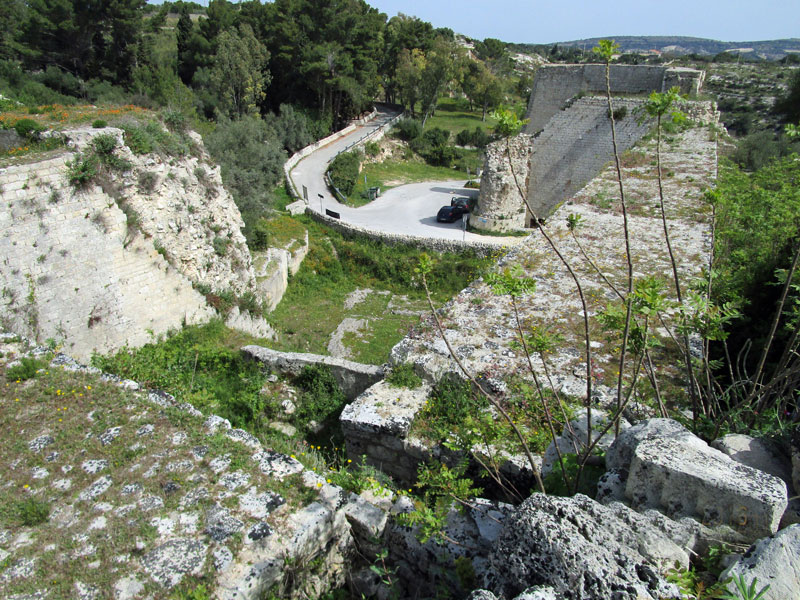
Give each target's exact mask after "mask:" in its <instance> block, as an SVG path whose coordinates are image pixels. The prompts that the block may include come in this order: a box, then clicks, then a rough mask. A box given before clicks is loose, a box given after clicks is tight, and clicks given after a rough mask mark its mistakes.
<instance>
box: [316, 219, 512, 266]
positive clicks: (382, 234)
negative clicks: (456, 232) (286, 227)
mask: <svg viewBox="0 0 800 600" xmlns="http://www.w3.org/2000/svg"><path fill="white" fill-rule="evenodd" d="M306 214H307V215H310V216H311V218H312V219H314V220H315V221H318V222H319V223H322V224H324V225H327V226H328V227H330V228H331V229H334V230H336V231H338V232H339V233H341V234H342V235H346V236H364V237H368V238H371V239H374V240H380V241H381V242H384V243H386V244H389V245H390V246H394V245H396V244H410V245H412V246H417V247H420V248H427V249H428V250H434V251H436V252H453V253H457V252H463V251H465V250H472V251H474V252H475V253H476V254H477V255H478V256H492V255H495V254H497V253H498V252H501V251H502V250H503V249H504V248H506V247H507V246H508V245H510V244H509V241H508V240H507V239H503V238H494V239H492V238H489V239H487V240H486V241H480V242H473V241H466V240H446V239H442V238H432V237H424V236H418V235H402V234H399V233H389V232H386V231H375V230H373V229H368V228H366V227H362V226H360V225H353V224H352V223H347V222H345V221H340V220H339V219H333V218H331V217H328V216H326V215H321V214H319V213H318V212H315V211H314V210H312V209H310V208H306ZM518 239H519V240H520V241H522V240H523V239H525V238H518ZM490 240H491V241H490Z"/></svg>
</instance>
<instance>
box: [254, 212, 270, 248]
mask: <svg viewBox="0 0 800 600" xmlns="http://www.w3.org/2000/svg"><path fill="white" fill-rule="evenodd" d="M268 247H269V224H268V222H267V220H266V219H259V220H258V222H257V223H256V224H255V226H254V227H253V242H252V243H251V244H250V248H251V249H252V250H266V249H267V248H268Z"/></svg>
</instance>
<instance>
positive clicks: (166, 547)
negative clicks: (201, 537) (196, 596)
mask: <svg viewBox="0 0 800 600" xmlns="http://www.w3.org/2000/svg"><path fill="white" fill-rule="evenodd" d="M206 551H207V547H206V545H205V544H204V543H203V542H200V541H198V540H193V539H188V538H187V539H174V540H170V541H168V542H166V543H164V544H161V545H160V546H158V547H156V548H154V549H153V550H151V551H150V552H148V553H147V554H145V555H144V556H143V557H142V567H144V570H145V572H147V574H148V575H150V577H152V578H153V580H154V581H156V582H157V583H159V584H161V585H163V586H165V587H167V588H171V587H174V586H176V585H177V584H178V583H180V581H181V579H183V577H184V575H186V574H190V575H195V574H199V573H200V571H201V570H202V568H203V565H204V564H205V561H206Z"/></svg>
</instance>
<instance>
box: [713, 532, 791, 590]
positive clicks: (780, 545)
mask: <svg viewBox="0 0 800 600" xmlns="http://www.w3.org/2000/svg"><path fill="white" fill-rule="evenodd" d="M739 576H744V579H745V583H746V584H747V586H748V587H749V586H750V584H751V582H752V581H753V580H754V579H757V584H756V590H761V589H762V588H763V587H764V586H766V585H769V590H767V591H766V593H765V594H764V596H763V600H788V599H789V598H796V597H797V594H798V590H800V525H791V526H790V527H787V528H786V529H783V530H781V531H779V532H778V533H776V534H775V535H774V536H771V537H768V538H765V539H762V540H759V541H758V542H756V544H755V545H753V546H752V547H751V548H750V549H749V550H748V551H747V552H746V553H745V555H744V556H743V557H742V558H740V559H739V560H738V561H737V562H735V563H734V564H733V565H731V566H730V567H729V568H728V569H727V570H726V571H725V572H723V573H722V575H720V581H724V580H726V579H727V578H728V577H736V578H738V577H739ZM727 589H728V590H729V591H730V592H731V593H732V594H734V595H735V594H736V593H737V592H736V590H735V589H734V583H733V582H731V583H729V584H728V586H727Z"/></svg>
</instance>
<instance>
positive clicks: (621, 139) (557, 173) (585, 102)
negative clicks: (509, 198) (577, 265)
mask: <svg viewBox="0 0 800 600" xmlns="http://www.w3.org/2000/svg"><path fill="white" fill-rule="evenodd" d="M641 104H642V101H641V100H635V99H619V98H616V99H614V102H613V106H614V111H615V112H616V111H618V110H623V109H624V110H625V112H626V114H625V116H624V117H623V118H618V119H616V120H615V121H616V132H617V148H618V150H619V152H620V153H622V152H624V151H625V150H627V149H629V148H630V147H631V146H633V145H634V144H635V143H636V142H637V141H639V140H640V139H641V138H642V136H644V134H646V133H647V132H648V131H649V129H650V126H651V122H650V121H643V122H640V121H639V119H638V117H639V116H640V115H638V114H635V111H636V109H637V108H638V107H640V106H641ZM613 158H614V147H613V144H612V139H611V119H609V117H608V103H607V100H606V99H605V98H601V97H596V96H595V97H586V98H581V99H579V100H577V101H576V102H575V103H574V104H573V105H572V106H570V107H569V108H568V109H566V110H564V111H559V112H558V113H556V114H555V115H554V116H553V118H552V119H550V121H549V122H548V123H547V125H546V126H545V128H544V131H542V133H541V134H540V135H539V136H538V137H537V138H536V139H535V140H534V143H533V151H532V153H531V158H530V163H531V173H530V182H529V185H528V188H527V191H528V203H529V204H530V206H531V208H532V209H533V211H534V213H535V214H536V215H537V216H539V217H547V216H549V215H550V214H551V213H552V212H553V210H554V209H555V208H556V207H557V206H558V205H559V204H561V203H562V202H563V201H565V200H567V199H569V198H571V197H572V196H573V195H574V194H575V193H577V192H578V190H580V189H581V188H582V187H583V186H584V185H586V184H587V183H588V182H589V181H590V180H591V179H592V178H593V177H594V176H595V175H597V173H598V172H599V171H600V169H601V168H602V167H603V165H605V164H606V163H607V162H609V161H610V160H613Z"/></svg>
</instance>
